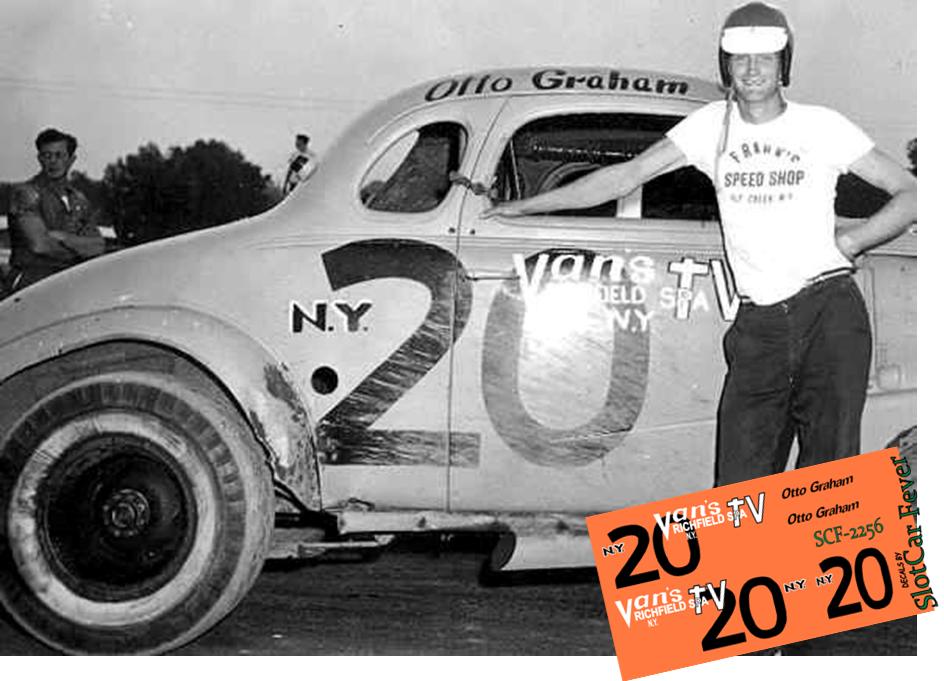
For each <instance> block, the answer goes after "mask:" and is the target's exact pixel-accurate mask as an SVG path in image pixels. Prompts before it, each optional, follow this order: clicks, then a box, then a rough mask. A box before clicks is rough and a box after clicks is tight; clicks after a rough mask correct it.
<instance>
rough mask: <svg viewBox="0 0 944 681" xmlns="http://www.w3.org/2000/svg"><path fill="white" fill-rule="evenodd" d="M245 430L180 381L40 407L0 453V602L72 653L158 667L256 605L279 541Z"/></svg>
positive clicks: (104, 378)
mask: <svg viewBox="0 0 944 681" xmlns="http://www.w3.org/2000/svg"><path fill="white" fill-rule="evenodd" d="M273 517H274V512H273V495H272V481H271V475H270V473H269V471H268V469H267V468H266V466H265V463H264V460H263V456H262V453H261V451H260V448H259V446H258V444H257V443H256V442H255V440H254V439H253V437H252V435H251V433H250V431H249V429H248V427H247V426H246V424H245V422H244V421H243V420H242V417H241V416H240V415H239V414H238V413H237V412H236V411H235V410H234V409H233V407H232V406H231V405H230V404H229V403H228V402H226V401H225V399H220V397H219V396H216V395H210V394H207V393H206V392H203V391H200V390H199V389H197V388H196V387H194V386H193V385H186V386H185V385H183V384H182V383H181V382H179V381H175V380H174V378H173V377H164V376H158V375H154V374H148V373H144V372H116V373H110V374H105V375H100V376H92V377H87V378H83V379H80V380H77V381H74V382H72V383H70V384H68V385H66V386H64V387H62V388H61V389H59V390H57V391H55V392H54V393H52V394H51V395H49V396H48V397H46V398H43V399H41V400H39V401H38V402H37V403H35V404H34V405H32V406H31V407H30V408H29V409H28V410H27V411H26V412H25V413H24V415H23V416H22V417H21V418H20V419H19V420H18V422H17V424H16V425H15V426H14V427H13V429H12V431H11V433H10V435H9V437H7V439H6V440H5V441H4V442H3V444H2V450H0V519H2V522H0V600H2V602H3V604H4V606H5V607H6V609H7V611H8V612H9V613H10V614H11V615H12V616H13V617H14V618H15V619H16V620H17V621H18V622H19V623H20V624H21V625H22V626H23V627H25V628H26V629H27V630H29V631H30V632H31V633H33V634H34V635H35V636H37V637H38V638H39V639H41V640H43V641H44V642H46V643H47V644H49V645H50V646H52V647H54V648H57V649H59V650H63V651H66V652H74V653H122V654H127V653H155V652H162V651H165V650H169V649H171V648H174V647H176V646H180V645H183V644H184V643H186V642H188V641H190V640H192V639H193V638H196V637H197V636H198V635H199V634H201V633H203V632H204V631H206V630H207V629H208V628H209V627H211V626H212V625H213V624H215V623H216V622H217V621H219V620H220V619H221V618H222V617H224V616H225V615H226V614H227V613H228V612H229V611H230V610H231V609H232V608H233V607H234V606H235V605H236V603H238V602H239V600H240V598H241V597H242V596H243V595H244V594H245V593H246V591H248V589H249V587H250V586H251V584H252V582H253V581H254V580H255V578H256V576H257V575H258V573H259V571H260V570H261V567H262V564H263V561H264V560H265V557H266V554H267V550H268V544H269V538H270V535H271V530H272V525H273Z"/></svg>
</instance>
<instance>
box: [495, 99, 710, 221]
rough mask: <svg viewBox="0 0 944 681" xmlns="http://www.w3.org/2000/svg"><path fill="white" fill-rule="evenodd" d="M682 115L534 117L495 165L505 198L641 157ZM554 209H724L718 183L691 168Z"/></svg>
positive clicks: (642, 212)
mask: <svg viewBox="0 0 944 681" xmlns="http://www.w3.org/2000/svg"><path fill="white" fill-rule="evenodd" d="M678 120H679V117H678V116H664V115H654V114H627V113H604V114H601V113H591V114H568V115H563V116H554V117H550V118H542V119H539V120H536V121H532V122H530V123H528V124H526V125H525V126H523V127H522V128H520V129H519V130H518V131H517V132H516V133H515V135H514V137H513V138H512V139H511V141H510V142H509V143H508V146H507V147H506V148H505V150H504V152H503V153H502V156H501V159H500V161H499V164H498V168H497V170H496V187H497V188H498V199H499V200H500V201H510V200H514V199H521V198H528V197H531V196H534V195H536V194H541V193H544V192H547V191H550V190H551V189H555V188H557V187H563V186H565V185H567V184H570V183H571V182H574V181H575V180H578V179H579V178H581V177H583V176H584V175H587V174H588V173H590V172H592V171H594V170H596V169H598V168H601V167H604V166H607V165H612V164H615V163H622V162H624V161H628V160H630V159H632V158H635V157H636V156H637V155H638V154H640V153H641V152H642V151H644V150H645V149H647V148H648V147H650V146H651V145H653V144H655V143H656V142H657V141H659V140H660V139H661V138H662V137H663V136H664V134H665V132H666V131H667V130H669V129H670V128H671V127H672V126H673V125H675V123H676V122H677V121H678ZM553 215H558V216H571V217H609V218H614V217H616V218H654V219H672V220H717V219H718V208H717V203H716V200H715V193H714V189H713V188H712V185H711V181H710V180H709V179H708V178H707V177H705V176H704V175H703V174H702V173H700V172H698V171H697V170H695V169H694V168H692V167H686V168H681V169H679V170H676V171H674V172H671V173H667V174H665V175H663V176H661V177H659V178H656V179H654V180H651V181H650V182H647V183H646V184H645V185H644V186H643V187H642V188H640V189H639V190H637V191H636V192H633V193H632V194H629V195H627V196H624V197H621V198H620V199H618V200H615V201H609V202H607V203H604V204H601V205H598V206H592V207H590V208H580V209H570V210H563V211H557V212H555V213H553Z"/></svg>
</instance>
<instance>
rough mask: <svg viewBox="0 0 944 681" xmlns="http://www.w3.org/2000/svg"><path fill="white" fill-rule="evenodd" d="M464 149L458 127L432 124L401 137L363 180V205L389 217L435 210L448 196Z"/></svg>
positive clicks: (446, 123) (464, 140)
mask: <svg viewBox="0 0 944 681" xmlns="http://www.w3.org/2000/svg"><path fill="white" fill-rule="evenodd" d="M465 147H466V131H465V129H464V128H463V127H462V126H461V125H459V124H458V123H451V122H445V123H433V124H430V125H425V126H423V127H421V128H419V129H417V130H415V131H413V132H411V133H409V134H408V135H405V136H404V137H401V138H400V139H398V140H397V141H396V142H394V143H393V144H391V145H390V147H388V148H387V149H386V150H385V151H384V153H383V154H382V155H381V156H380V158H378V159H377V161H376V162H375V163H374V164H373V165H372V166H371V168H370V170H369V171H368V172H367V174H366V175H365V176H364V179H363V180H362V181H361V185H360V199H361V203H363V204H364V205H365V206H366V207H367V208H369V209H370V210H376V211H382V212H387V213H424V212H426V211H430V210H433V209H434V208H436V207H437V206H438V205H439V204H440V203H442V201H443V199H445V198H446V195H447V194H448V193H449V189H450V187H451V183H450V181H449V173H450V172H452V171H455V170H458V169H459V166H460V165H461V164H462V156H463V154H464V153H465Z"/></svg>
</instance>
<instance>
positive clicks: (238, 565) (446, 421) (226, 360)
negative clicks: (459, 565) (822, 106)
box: [0, 68, 917, 653]
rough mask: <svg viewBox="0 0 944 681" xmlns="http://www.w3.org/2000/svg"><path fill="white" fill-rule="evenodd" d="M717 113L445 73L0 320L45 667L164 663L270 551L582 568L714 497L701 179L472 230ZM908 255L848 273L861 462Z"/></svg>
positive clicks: (18, 610)
mask: <svg viewBox="0 0 944 681" xmlns="http://www.w3.org/2000/svg"><path fill="white" fill-rule="evenodd" d="M718 96H719V92H718V90H717V88H716V86H715V85H713V84H712V83H708V82H702V81H698V80H696V79H692V78H687V77H680V76H675V75H670V74H665V73H652V72H640V71H634V70H630V69H612V68H600V69H593V68H534V69H512V70H502V71H489V72H482V73H475V74H471V75H466V76H459V77H454V78H444V79H441V80H438V81H435V82H431V83H427V84H424V85H421V86H418V87H415V88H413V89H410V90H407V91H405V92H403V93H402V94H399V95H397V96H395V97H393V98H391V99H389V100H388V101H385V102H383V103H382V104H380V105H379V106H377V107H376V108H374V109H373V110H371V111H370V112H368V113H367V114H366V115H364V116H363V117H361V118H360V119H359V120H357V121H356V122H355V123H354V124H353V125H352V126H351V127H350V128H349V129H348V131H347V132H346V133H345V134H344V135H343V136H341V137H340V139H339V140H338V141H337V143H336V144H334V146H333V147H332V148H331V149H330V150H329V151H328V152H327V153H326V154H325V155H324V158H323V161H322V165H321V167H320V169H319V170H318V172H317V173H316V174H315V175H314V176H313V177H312V178H311V179H310V180H309V181H308V182H307V183H306V184H304V185H303V186H301V187H299V188H298V189H296V191H295V193H294V194H292V196H291V197H290V198H289V199H287V200H286V201H284V202H283V203H282V204H280V205H279V206H277V207H276V208H275V209H273V210H271V211H269V212H267V213H265V214H263V215H261V216H258V217H256V218H253V219H249V220H244V221H240V222H237V223H235V224H231V225H226V226H223V227H218V228H214V229H209V230H205V231H201V232H196V233H190V234H187V235H184V236H180V237H178V238H174V239H169V240H166V241H161V242H155V243H151V244H148V245H145V246H141V247H138V248H133V249H129V250H126V251H123V252H119V253H115V254H112V255H109V256H106V257H103V258H101V259H98V260H96V261H93V262H89V263H87V264H84V265H82V266H79V267H76V268H74V269H72V270H69V271H67V272H65V273H62V274H59V275H57V276H55V277H52V278H50V279H47V280H45V281H42V282H40V283H39V284H37V285H35V286H33V287H30V288H28V289H25V290H23V291H21V292H18V293H17V294H16V295H14V296H13V297H11V298H9V299H7V300H6V301H4V302H3V303H2V304H0V518H2V522H0V600H2V602H3V605H4V606H5V608H6V609H7V610H8V611H9V613H10V614H11V615H12V616H13V617H14V618H15V619H16V620H17V621H18V622H20V623H21V624H22V625H23V626H24V627H25V628H26V629H28V630H29V631H30V632H32V633H33V634H35V635H36V636H37V637H39V638H40V639H41V640H43V641H44V642H46V643H47V644H49V645H50V646H53V647H55V648H57V649H60V650H63V651H68V652H92V653H111V652H121V653H127V652H160V651H166V650H169V649H172V648H173V647H175V646H179V645H182V644H183V643H185V642H187V641H189V640H192V639H193V638H195V637H196V636H198V635H199V634H200V633H202V632H204V631H206V630H207V629H208V628H209V627H211V626H212V625H213V624H214V623H215V622H217V621H218V620H219V619H220V618H222V617H223V616H224V615H225V614H226V613H227V612H229V611H230V610H231V609H232V608H233V607H234V606H235V605H236V603H237V602H238V601H239V600H240V598H241V597H242V596H243V595H244V594H245V593H246V591H247V590H248V589H249V588H250V586H251V584H252V582H253V580H254V579H255V577H256V575H257V574H258V573H259V571H260V569H261V566H262V563H263V561H264V559H265V558H266V556H268V555H278V556H287V555H314V554H317V553H319V552H321V551H328V550H331V549H333V548H338V547H340V548H346V549H350V548H352V547H353V548H357V547H368V548H369V547H371V546H379V545H381V544H383V542H384V541H385V540H386V538H388V537H389V536H391V535H396V534H397V533H403V532H435V531H448V532H455V531H462V530H475V531H492V532H495V533H496V534H498V535H499V536H500V540H499V541H498V542H497V544H496V550H495V554H494V555H493V556H492V559H491V560H492V566H493V568H494V569H515V568H531V567H563V566H577V565H592V556H591V553H590V550H589V542H588V541H587V536H586V530H585V527H584V523H583V517H584V516H585V515H586V514H590V513H595V512H600V511H605V510H610V509H614V508H619V507H623V506H627V505H631V504H637V503H641V502H646V501H650V500H655V499H659V498H664V497H670V496H674V495H678V494H682V493H686V492H691V491H695V490H698V489H703V488H707V487H710V486H711V484H712V473H713V465H714V423H715V413H716V409H717V405H718V398H719V395H720V391H721V383H722V379H723V376H724V362H723V358H722V352H721V339H722V336H723V334H724V332H725V329H726V327H727V325H728V323H729V322H730V320H732V319H733V317H734V315H735V313H736V311H737V308H738V304H739V299H738V297H737V295H736V292H735V289H734V286H733V282H732V278H731V276H730V274H729V272H728V271H727V269H726V265H725V263H724V258H723V252H722V246H721V238H720V231H719V227H718V224H717V218H716V216H717V207H716V204H715V199H714V192H713V190H712V187H711V184H710V182H709V181H708V179H707V178H705V177H704V176H702V175H701V174H699V173H698V172H697V171H695V170H694V169H692V168H683V169H681V170H677V171H675V172H673V173H671V174H670V175H667V176H664V177H662V178H659V179H657V180H654V181H652V182H650V183H648V184H646V185H645V186H644V187H643V188H642V189H640V190H639V191H637V192H635V193H633V194H631V195H629V196H625V197H623V198H621V199H620V200H618V201H614V202H611V203H608V204H606V205H601V206H597V207H594V208H592V209H587V210H580V211H568V212H561V213H557V214H553V215H539V216H529V217H521V218H514V219H490V220H483V219H481V217H480V214H481V212H482V211H483V210H484V209H485V208H486V207H487V206H489V205H490V202H491V201H493V200H508V199H513V198H517V197H525V196H530V195H533V194H535V193H539V192H543V191H546V190H548V189H551V188H553V187H556V186H560V185H563V184H565V183H567V182H570V181H573V180H574V179H576V178H578V177H580V176H582V175H584V174H585V173H587V172H589V171H591V170H593V169H595V168H598V167H600V166H603V165H606V164H610V163H616V162H620V161H623V160H626V159H629V158H632V157H633V156H634V155H636V154H638V153H639V152H640V151H641V150H643V149H645V148H646V147H648V146H649V145H651V144H652V143H653V142H655V141H656V140H658V139H659V138H660V137H661V136H662V135H663V133H664V132H665V131H666V130H667V129H669V128H670V127H671V126H672V125H673V124H674V123H675V122H676V121H678V120H680V119H681V118H682V117H684V116H685V115H686V114H688V113H689V112H691V111H693V110H694V109H695V108H697V107H699V106H700V105H701V104H702V103H704V102H705V101H708V100H711V99H715V98H717V97H718ZM781 180H782V182H781V183H780V184H781V186H778V187H771V191H789V184H790V182H791V179H790V178H789V177H783V178H781ZM915 252H916V236H915V234H914V233H913V232H912V233H908V234H906V235H904V236H902V237H901V238H899V239H897V240H896V241H894V242H892V243H889V244H886V245H885V246H882V247H881V248H878V249H875V250H874V251H873V252H872V253H871V254H870V255H868V256H867V257H866V258H865V259H864V261H863V262H862V264H861V267H860V268H859V270H858V274H857V279H858V283H859V285H860V287H861V288H862V291H863V292H864V294H865V299H866V300H867V301H868V305H869V307H870V311H871V314H872V321H873V325H874V329H873V331H874V339H875V351H874V359H873V367H872V382H871V388H870V392H869V399H868V405H867V408H866V416H865V420H864V427H863V428H864V432H863V449H864V450H871V449H876V448H879V447H882V446H884V445H885V444H886V443H887V442H889V440H891V439H892V438H893V437H894V436H896V434H898V433H901V432H903V431H907V430H908V429H910V428H912V427H913V426H914V425H915V423H916V377H917V371H916V311H915V271H916V259H915ZM277 509H278V511H279V513H278V514H277V513H276V510H277ZM277 516H278V518H279V520H280V522H279V523H276V518H277ZM277 525H278V526H277Z"/></svg>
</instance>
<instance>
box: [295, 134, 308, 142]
mask: <svg viewBox="0 0 944 681" xmlns="http://www.w3.org/2000/svg"><path fill="white" fill-rule="evenodd" d="M295 141H296V142H304V143H305V144H308V142H309V137H308V135H302V134H300V133H299V134H298V135H295Z"/></svg>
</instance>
